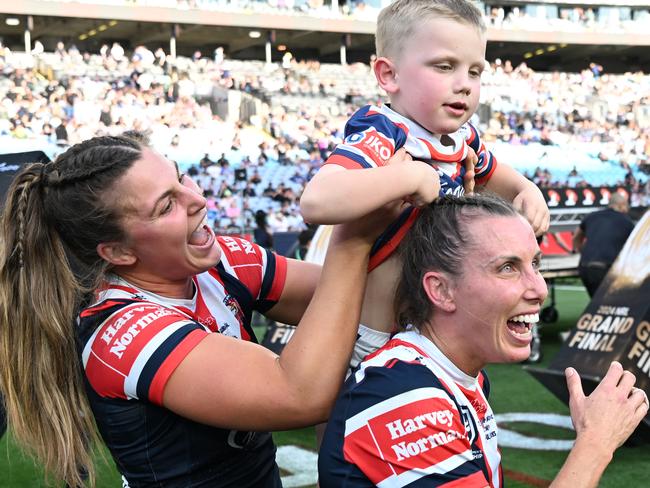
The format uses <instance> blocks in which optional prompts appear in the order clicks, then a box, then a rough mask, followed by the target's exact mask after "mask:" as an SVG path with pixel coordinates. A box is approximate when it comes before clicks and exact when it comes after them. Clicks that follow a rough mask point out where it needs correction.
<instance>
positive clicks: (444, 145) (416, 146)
mask: <svg viewBox="0 0 650 488" xmlns="http://www.w3.org/2000/svg"><path fill="white" fill-rule="evenodd" d="M402 147H404V148H406V151H407V152H408V153H409V154H410V155H411V156H412V157H413V159H417V160H419V161H424V162H425V163H429V164H431V165H433V166H434V167H435V168H436V169H437V171H438V174H439V175H440V186H441V190H440V193H441V194H443V195H444V194H448V193H453V194H456V195H462V194H463V191H464V190H463V176H464V175H465V167H464V165H463V161H464V160H465V158H466V157H467V151H468V148H469V147H471V148H472V149H474V151H475V152H476V155H477V156H478V163H477V164H476V168H475V172H476V176H475V180H476V182H477V183H478V184H479V185H481V184H484V183H485V182H487V180H488V179H489V178H490V176H491V175H492V173H493V172H494V169H495V168H496V165H497V161H496V158H495V157H494V156H493V155H492V153H491V152H490V151H488V150H487V149H486V148H485V145H484V144H483V143H482V142H481V138H480V136H479V133H478V131H477V130H476V128H475V127H474V126H473V125H472V124H471V123H469V122H467V123H465V124H463V126H461V128H460V129H458V130H457V131H456V132H453V133H452V134H448V135H444V136H443V135H438V134H432V133H431V132H429V131H428V130H426V129H425V128H423V127H422V126H420V125H418V124H417V123H416V122H414V121H412V120H410V119H408V118H406V117H404V116H402V115H400V114H398V113H397V112H395V111H394V110H392V109H391V108H390V107H389V106H388V105H382V106H381V107H375V106H373V105H366V106H365V107H362V108H360V109H359V110H357V111H356V112H355V113H354V115H352V117H351V118H350V120H348V123H347V124H346V126H345V139H344V140H343V142H342V143H341V144H339V145H338V146H337V147H336V149H335V150H334V151H333V152H332V154H331V155H330V157H329V158H328V159H327V161H326V164H338V165H340V166H343V167H344V168H347V169H359V168H376V167H378V166H384V165H385V164H386V163H387V161H388V160H389V159H390V158H391V156H392V155H393V154H395V151H397V150H398V149H400V148H402Z"/></svg>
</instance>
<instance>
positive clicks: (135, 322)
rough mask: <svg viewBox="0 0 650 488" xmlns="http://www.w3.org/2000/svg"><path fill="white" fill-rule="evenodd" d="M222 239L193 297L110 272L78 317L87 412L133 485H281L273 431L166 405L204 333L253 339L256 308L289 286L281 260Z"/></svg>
mask: <svg viewBox="0 0 650 488" xmlns="http://www.w3.org/2000/svg"><path fill="white" fill-rule="evenodd" d="M217 243H218V245H219V246H220V247H221V250H222V254H221V260H220V262H219V264H218V265H217V266H215V267H214V268H211V269H209V270H208V271H205V272H203V273H201V274H199V275H197V276H195V277H193V283H194V290H195V293H194V296H193V297H192V298H191V299H187V300H185V299H173V298H167V297H163V296H159V295H155V294H153V293H150V292H148V291H146V290H142V289H139V288H136V287H135V286H133V285H131V284H129V283H127V282H126V281H124V280H121V279H119V278H117V277H111V278H110V279H109V281H108V283H107V284H106V286H105V288H104V289H103V290H102V291H101V292H100V293H99V294H98V299H97V301H96V303H95V304H93V305H91V306H90V307H88V308H86V309H85V310H83V311H82V312H81V314H80V315H79V319H78V320H79V324H78V325H79V327H78V334H79V339H80V348H81V356H82V361H83V367H84V373H85V378H86V385H87V392H88V397H89V400H90V404H91V408H92V410H93V414H94V416H95V419H96V421H97V425H98V428H99V431H100V433H101V435H102V438H103V439H104V441H105V443H106V444H107V446H108V448H109V449H110V451H111V454H112V455H113V457H114V459H115V461H116V464H117V466H118V469H119V470H120V472H121V473H122V475H123V476H124V478H125V479H126V482H127V486H131V487H136V486H151V485H153V484H158V483H160V484H161V486H163V485H164V486H189V485H190V484H192V486H251V487H253V486H254V487H257V486H273V487H275V486H279V475H278V470H277V466H276V464H275V446H274V445H273V441H272V439H271V437H270V435H269V434H268V433H258V432H239V431H229V430H226V429H219V428H215V427H210V426H207V425H203V424H199V423H196V422H193V421H191V420H189V419H185V418H182V417H179V416H178V415H176V414H174V413H173V412H171V411H169V410H167V409H165V408H164V407H163V392H164V389H165V385H166V383H167V381H168V380H169V378H170V376H171V374H172V373H173V372H174V370H175V369H176V367H177V366H178V365H179V364H180V363H181V361H183V359H184V358H185V357H186V356H187V354H188V353H189V352H190V351H191V350H192V349H193V348H194V347H195V346H196V345H197V344H198V343H199V342H201V340H202V339H204V338H205V337H206V336H207V335H208V334H211V333H221V334H224V335H228V336H231V337H235V338H238V339H242V340H247V341H254V342H257V339H256V337H255V334H254V333H253V330H252V328H251V316H252V313H253V311H254V310H258V311H260V312H265V311H267V310H268V309H269V308H271V307H272V306H273V305H274V304H275V303H276V302H277V301H278V300H279V298H280V295H281V293H282V290H283V288H284V283H285V278H286V270H287V262H286V259H285V258H284V257H282V256H277V255H275V254H273V253H271V252H269V251H267V250H265V249H263V248H261V247H259V246H257V245H255V244H252V243H250V242H248V241H245V240H243V239H239V238H234V237H218V238H217ZM228 368H230V369H236V368H237V365H236V364H232V365H230V366H228ZM219 373H220V372H219V371H211V372H207V374H214V375H215V376H216V377H218V375H219ZM225 393H226V394H227V392H225ZM253 457H255V459H252V458H253ZM238 466H239V467H238ZM251 466H254V469H252V470H251ZM193 483H195V484H193Z"/></svg>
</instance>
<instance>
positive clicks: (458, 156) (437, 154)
mask: <svg viewBox="0 0 650 488" xmlns="http://www.w3.org/2000/svg"><path fill="white" fill-rule="evenodd" d="M418 141H419V142H421V143H422V144H423V145H424V146H425V147H426V148H427V150H428V151H429V154H430V156H431V159H433V160H435V161H440V162H443V163H452V162H453V163H455V162H457V161H460V160H462V159H465V157H466V156H467V146H466V145H465V144H461V145H460V147H459V148H458V149H457V150H456V151H454V152H451V151H453V148H450V149H448V148H447V147H446V146H443V145H442V144H440V145H439V147H435V146H434V145H433V144H432V143H431V142H430V141H427V140H425V139H421V138H418ZM455 143H456V141H454V144H455ZM441 149H442V150H441Z"/></svg>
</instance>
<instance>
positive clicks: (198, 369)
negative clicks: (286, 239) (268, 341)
mask: <svg viewBox="0 0 650 488" xmlns="http://www.w3.org/2000/svg"><path fill="white" fill-rule="evenodd" d="M388 213H389V212H385V211H384V212H375V215H374V216H373V215H371V216H366V217H364V219H361V220H359V221H358V222H352V223H350V224H349V225H343V226H339V227H337V228H336V229H335V231H334V234H333V236H332V240H331V242H330V246H329V250H328V254H327V257H326V260H325V264H324V267H323V270H322V273H321V275H320V280H319V284H318V287H317V289H316V292H315V294H314V298H313V300H312V301H311V303H310V304H309V306H308V307H307V310H306V311H305V314H304V316H303V317H302V319H301V320H300V323H299V325H300V327H298V328H297V330H296V332H295V334H294V335H293V337H292V339H291V341H290V342H289V343H288V344H287V346H286V347H285V348H284V350H283V352H282V355H281V356H280V357H278V356H277V355H275V354H274V353H272V352H271V351H268V350H267V349H265V348H263V347H261V346H259V345H257V344H253V343H250V342H246V341H241V340H236V339H232V338H229V337H225V336H222V335H220V334H209V335H208V336H207V337H206V338H204V339H203V340H202V341H201V342H200V343H199V344H198V345H197V346H195V347H194V349H192V351H191V352H190V353H188V354H187V356H186V357H185V359H184V360H183V361H182V362H181V364H180V365H179V366H178V367H177V368H176V370H175V371H174V373H173V374H172V375H171V377H170V379H169V380H168V382H167V384H166V386H165V389H164V397H163V404H164V406H165V407H167V408H169V409H170V410H173V411H174V412H176V413H178V414H179V415H182V416H184V417H187V418H190V419H193V420H196V421H198V422H203V423H206V424H210V425H215V426H220V427H226V428H230V429H241V430H274V429H288V428H296V427H301V426H305V425H310V424H314V423H317V422H319V421H322V420H324V419H325V418H327V415H328V413H329V410H330V408H331V405H332V404H333V402H334V399H335V397H336V394H337V393H338V390H339V387H340V386H341V384H342V381H343V377H344V373H345V369H346V367H347V364H348V361H349V357H350V354H351V352H352V347H353V344H354V340H355V337H356V332H357V326H358V320H359V311H360V308H361V300H362V297H363V292H364V287H365V281H366V270H367V264H368V253H369V251H370V247H371V245H372V242H373V241H374V238H375V237H376V235H377V234H378V229H381V228H383V227H385V226H386V225H387V223H388V222H390V217H394V216H395V212H390V217H389V218H385V217H386V215H387V214H388ZM297 269H298V268H297V267H293V266H292V271H291V272H290V275H288V279H289V281H290V283H289V284H288V286H289V287H290V288H292V287H293V286H294V283H292V282H293V278H291V277H290V276H292V275H294V272H296V271H297Z"/></svg>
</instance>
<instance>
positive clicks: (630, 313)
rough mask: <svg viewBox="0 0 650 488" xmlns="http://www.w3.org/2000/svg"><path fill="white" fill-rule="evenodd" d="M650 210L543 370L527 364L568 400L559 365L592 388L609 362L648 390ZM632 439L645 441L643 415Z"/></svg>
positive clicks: (649, 423)
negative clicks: (558, 349) (546, 367)
mask: <svg viewBox="0 0 650 488" xmlns="http://www.w3.org/2000/svg"><path fill="white" fill-rule="evenodd" d="M649 297H650V213H646V215H645V216H644V218H643V219H642V220H641V221H640V222H639V223H638V224H637V225H636V226H635V228H634V230H633V231H632V234H631V235H630V237H629V238H628V240H627V242H626V243H625V246H624V247H623V249H622V251H621V253H620V254H619V256H618V258H617V259H616V261H615V262H614V265H613V266H612V268H611V269H610V271H609V273H608V274H607V277H606V278H605V280H604V281H603V283H602V284H601V285H600V288H598V291H597V292H596V294H595V295H594V297H593V299H592V300H591V302H590V303H589V305H588V306H587V308H586V309H585V311H584V312H583V313H582V315H581V316H580V318H579V319H578V322H577V323H576V325H575V327H574V328H573V329H572V330H571V332H570V334H569V337H568V339H567V340H566V341H565V343H564V345H563V346H562V348H561V349H560V351H559V352H558V354H557V355H556V356H555V357H554V358H553V361H551V363H550V364H549V366H548V369H546V370H544V369H539V368H533V367H526V369H527V370H528V371H529V372H530V373H531V374H532V375H533V376H535V377H536V378H537V379H538V380H539V381H541V382H542V383H543V384H544V386H546V387H547V388H548V389H549V390H551V391H552V392H553V393H554V394H555V395H556V396H558V398H560V399H561V400H563V401H564V402H565V403H568V391H567V388H566V383H565V382H564V369H565V368H566V367H568V366H572V367H574V368H575V369H576V370H577V371H578V372H579V373H580V375H581V376H583V379H585V378H586V381H584V382H583V383H584V386H585V391H592V390H593V388H595V386H596V384H597V382H598V381H599V380H600V378H602V377H603V376H605V373H606V372H607V369H608V368H609V365H610V363H611V362H612V361H614V360H616V361H619V362H620V363H621V364H622V365H623V367H624V368H625V369H628V370H630V371H631V372H632V373H634V375H635V376H636V386H637V387H639V388H641V389H643V390H644V391H645V392H646V393H648V394H650V298H649ZM634 440H635V441H641V440H642V441H644V442H650V419H649V418H648V417H646V419H645V420H644V422H643V423H642V424H641V426H640V427H639V429H637V432H636V434H635V438H634Z"/></svg>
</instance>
